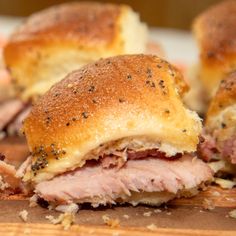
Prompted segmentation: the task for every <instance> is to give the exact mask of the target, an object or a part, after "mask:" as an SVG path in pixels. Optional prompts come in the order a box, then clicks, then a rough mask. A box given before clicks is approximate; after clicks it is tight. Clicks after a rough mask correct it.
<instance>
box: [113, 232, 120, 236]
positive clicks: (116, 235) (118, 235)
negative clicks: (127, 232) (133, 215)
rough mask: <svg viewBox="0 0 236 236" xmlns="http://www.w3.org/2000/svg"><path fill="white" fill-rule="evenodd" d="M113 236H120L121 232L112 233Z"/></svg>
mask: <svg viewBox="0 0 236 236" xmlns="http://www.w3.org/2000/svg"><path fill="white" fill-rule="evenodd" d="M112 236H120V233H119V232H114V233H112Z"/></svg>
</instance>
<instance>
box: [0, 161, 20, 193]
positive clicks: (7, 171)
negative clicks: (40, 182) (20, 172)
mask: <svg viewBox="0 0 236 236" xmlns="http://www.w3.org/2000/svg"><path fill="white" fill-rule="evenodd" d="M0 179H1V181H0V192H4V191H9V190H11V191H12V192H19V191H21V188H22V186H21V180H20V178H18V177H16V169H15V167H14V166H12V165H9V164H7V163H5V162H4V161H0Z"/></svg>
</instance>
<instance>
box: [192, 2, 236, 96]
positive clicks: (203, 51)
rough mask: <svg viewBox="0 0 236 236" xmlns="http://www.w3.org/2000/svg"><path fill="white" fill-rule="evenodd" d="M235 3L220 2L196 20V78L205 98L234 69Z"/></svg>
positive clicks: (235, 55) (211, 93) (235, 38)
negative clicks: (198, 59)
mask: <svg viewBox="0 0 236 236" xmlns="http://www.w3.org/2000/svg"><path fill="white" fill-rule="evenodd" d="M235 28H236V1H234V0H229V1H222V2H220V3H219V4H217V5H215V6H212V7H210V8H209V9H207V10H206V11H205V12H203V13H202V14H201V15H200V16H198V17H197V18H196V20H195V21H194V25H193V30H194V34H195V37H196V39H197V42H198V46H199V49H200V65H199V79H200V81H201V83H202V86H203V89H204V91H205V97H207V99H208V100H210V99H211V98H212V97H214V94H215V93H216V91H217V89H218V86H219V84H220V82H221V80H222V79H223V78H224V77H225V76H226V75H227V74H228V73H231V72H233V71H234V70H236V30H235Z"/></svg>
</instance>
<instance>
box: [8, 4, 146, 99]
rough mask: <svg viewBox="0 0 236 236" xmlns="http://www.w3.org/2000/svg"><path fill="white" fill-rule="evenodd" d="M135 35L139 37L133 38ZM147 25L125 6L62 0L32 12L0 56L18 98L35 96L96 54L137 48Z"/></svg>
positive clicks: (141, 44) (141, 48)
mask: <svg viewBox="0 0 236 236" xmlns="http://www.w3.org/2000/svg"><path fill="white" fill-rule="evenodd" d="M137 37H138V40H137ZM146 42H147V27H146V25H144V24H143V23H141V22H140V20H139V16H138V14H137V13H135V12H134V11H133V10H132V9H131V8H130V7H129V6H126V5H115V4H100V3H93V2H89V3H84V2H82V3H67V4H62V5H58V6H54V7H51V8H48V9H46V10H43V11H41V12H38V13H36V14H33V15H32V16H30V17H29V18H28V19H27V20H26V22H24V23H23V24H22V25H21V26H20V27H19V28H18V29H17V30H16V31H15V32H14V33H13V34H12V35H11V37H10V39H9V41H8V43H7V45H6V46H5V48H4V60H5V63H6V65H7V67H8V68H9V69H10V71H11V74H12V77H13V78H14V82H15V88H16V90H17V93H18V95H19V96H21V98H22V99H24V100H27V99H30V98H34V99H36V98H37V96H39V95H42V94H43V93H45V92H46V91H47V90H48V89H49V88H50V87H51V86H52V85H53V84H54V83H55V82H58V81H59V80H60V79H62V78H64V77H65V76H66V75H67V74H68V73H69V72H71V71H72V70H75V69H78V68H79V67H81V66H82V65H85V64H87V63H89V62H91V61H95V60H97V59H99V58H101V57H108V56H113V55H118V54H128V53H142V52H144V51H145V47H146Z"/></svg>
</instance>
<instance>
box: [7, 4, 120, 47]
mask: <svg viewBox="0 0 236 236" xmlns="http://www.w3.org/2000/svg"><path fill="white" fill-rule="evenodd" d="M121 9H122V6H121V5H120V6H119V5H113V4H100V3H93V2H89V3H86V2H82V3H76V2H74V3H69V4H62V5H58V6H53V7H51V8H49V9H46V10H43V11H41V12H38V13H36V14H34V15H32V16H30V17H29V18H28V20H27V21H26V22H25V23H24V24H23V25H22V26H21V27H19V28H18V30H16V31H15V33H14V34H13V35H12V36H11V37H10V41H9V42H8V45H7V46H6V48H8V47H12V46H14V44H19V43H22V42H26V41H27V42H29V41H31V42H32V44H33V42H36V43H38V42H41V43H44V42H45V43H46V42H47V41H58V40H59V41H60V40H61V39H63V40H65V41H67V40H68V41H75V42H76V43H78V42H79V43H80V44H82V45H90V46H94V45H98V44H106V45H107V44H110V43H112V42H113V40H114V38H115V36H116V34H117V30H118V29H117V24H118V22H117V20H118V17H119V16H120V14H121ZM94 24H96V27H94ZM30 46H31V45H28V48H29V50H30ZM78 46H79V45H78Z"/></svg>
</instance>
